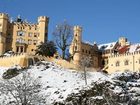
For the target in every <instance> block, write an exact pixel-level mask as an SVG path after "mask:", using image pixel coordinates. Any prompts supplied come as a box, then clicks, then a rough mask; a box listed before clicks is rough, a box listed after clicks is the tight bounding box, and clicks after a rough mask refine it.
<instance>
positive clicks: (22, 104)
mask: <svg viewBox="0 0 140 105" xmlns="http://www.w3.org/2000/svg"><path fill="white" fill-rule="evenodd" d="M40 91H41V83H40V81H39V79H38V78H37V79H34V77H33V76H31V75H30V73H27V72H23V73H21V74H20V76H16V77H14V78H12V79H9V80H3V81H1V82H0V94H1V96H0V97H3V100H1V102H0V104H1V105H37V104H39V105H40V104H41V103H45V98H44V97H43V95H41V94H40V93H39V92H40Z"/></svg>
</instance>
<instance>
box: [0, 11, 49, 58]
mask: <svg viewBox="0 0 140 105" xmlns="http://www.w3.org/2000/svg"><path fill="white" fill-rule="evenodd" d="M48 23H49V18H48V17H46V16H40V17H38V22H37V23H33V24H31V23H29V22H27V21H26V20H22V19H21V18H20V16H18V17H17V19H16V20H14V21H11V20H10V17H9V16H8V14H5V13H0V55H2V54H3V53H5V52H6V51H9V50H10V51H14V52H15V53H28V54H35V49H36V46H37V45H38V44H39V43H40V42H45V41H46V40H47V38H48Z"/></svg>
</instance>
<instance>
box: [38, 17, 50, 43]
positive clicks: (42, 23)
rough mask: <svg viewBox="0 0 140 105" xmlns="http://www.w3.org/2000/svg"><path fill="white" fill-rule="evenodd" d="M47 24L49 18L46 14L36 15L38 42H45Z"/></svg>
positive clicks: (46, 38)
mask: <svg viewBox="0 0 140 105" xmlns="http://www.w3.org/2000/svg"><path fill="white" fill-rule="evenodd" d="M48 24H49V18H48V17H46V16H40V17H38V27H39V33H40V36H39V39H40V42H45V41H47V40H48Z"/></svg>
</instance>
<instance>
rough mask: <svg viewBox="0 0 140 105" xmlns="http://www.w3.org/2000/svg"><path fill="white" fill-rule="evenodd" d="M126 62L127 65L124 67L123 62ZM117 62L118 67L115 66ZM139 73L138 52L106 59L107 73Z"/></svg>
mask: <svg viewBox="0 0 140 105" xmlns="http://www.w3.org/2000/svg"><path fill="white" fill-rule="evenodd" d="M126 60H128V65H125V64H124V63H125V61H126ZM117 61H119V62H120V65H119V66H116V62H117ZM126 70H129V71H134V72H138V71H140V52H135V53H127V54H122V55H114V56H110V57H109V58H108V69H107V71H108V72H109V73H113V72H115V71H126Z"/></svg>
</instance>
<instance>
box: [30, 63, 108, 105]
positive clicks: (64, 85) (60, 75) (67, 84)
mask: <svg viewBox="0 0 140 105" xmlns="http://www.w3.org/2000/svg"><path fill="white" fill-rule="evenodd" d="M50 66H51V68H49V69H45V66H44V65H40V66H33V67H32V68H31V69H30V71H31V74H32V75H34V76H36V77H38V76H40V77H41V80H42V83H43V88H44V90H43V91H42V92H43V93H45V94H46V95H47V96H48V98H47V100H48V102H50V103H52V102H54V101H55V100H57V101H62V100H65V99H66V98H67V95H68V94H71V93H77V92H78V90H80V89H81V88H83V87H84V86H85V81H84V78H83V72H81V71H79V72H78V71H75V70H68V69H63V68H61V67H59V66H56V65H54V64H53V63H51V64H50ZM99 79H100V80H106V79H108V77H107V76H105V75H103V74H102V73H99V72H96V73H95V72H88V73H87V81H88V84H91V82H93V81H98V80H99ZM50 103H48V104H50Z"/></svg>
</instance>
